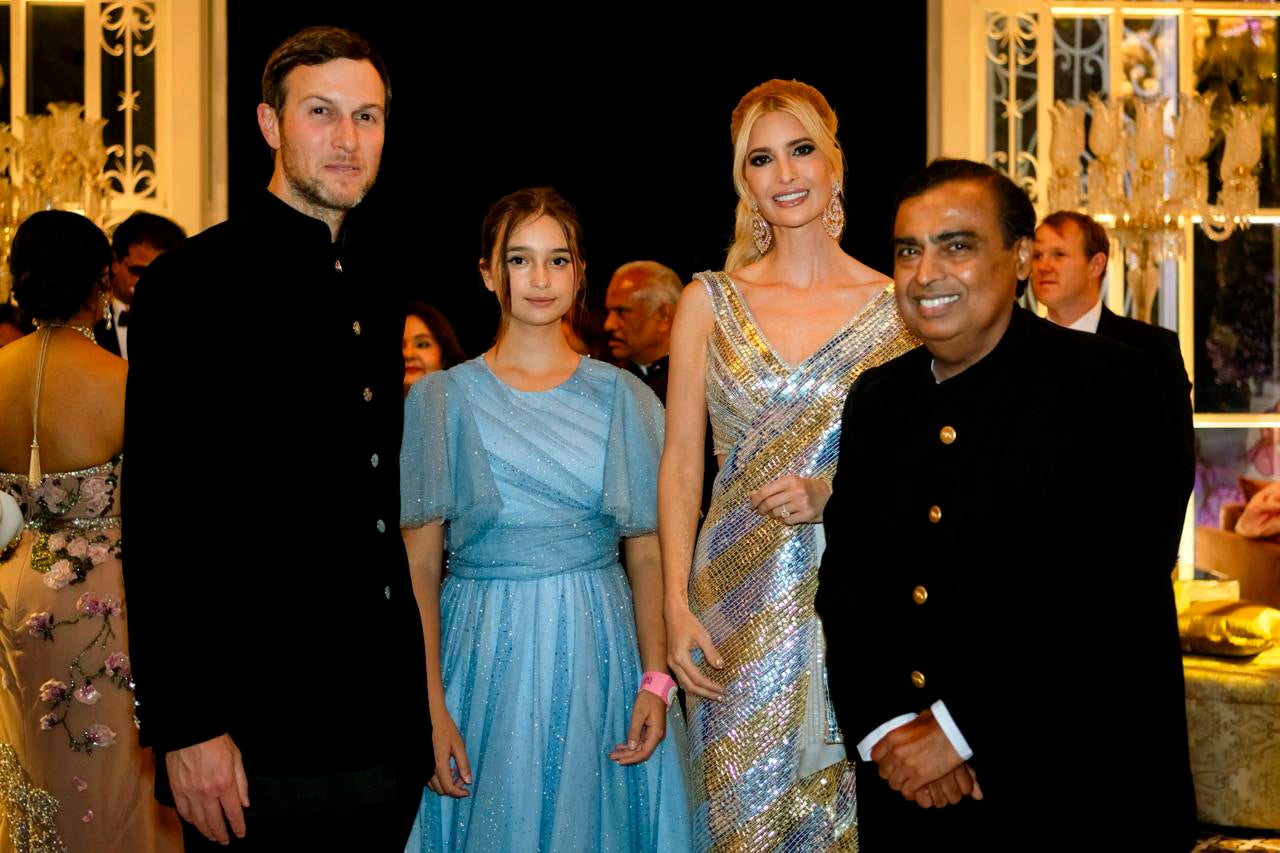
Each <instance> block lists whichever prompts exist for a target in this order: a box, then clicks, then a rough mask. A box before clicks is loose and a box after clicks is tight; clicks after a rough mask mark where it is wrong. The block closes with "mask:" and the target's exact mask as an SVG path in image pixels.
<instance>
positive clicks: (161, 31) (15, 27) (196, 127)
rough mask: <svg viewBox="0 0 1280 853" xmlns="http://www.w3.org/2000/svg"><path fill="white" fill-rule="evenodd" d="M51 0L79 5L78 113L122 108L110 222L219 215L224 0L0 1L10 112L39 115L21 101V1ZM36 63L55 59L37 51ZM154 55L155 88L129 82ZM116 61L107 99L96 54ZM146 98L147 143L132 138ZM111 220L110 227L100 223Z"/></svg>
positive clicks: (197, 225)
mask: <svg viewBox="0 0 1280 853" xmlns="http://www.w3.org/2000/svg"><path fill="white" fill-rule="evenodd" d="M51 2H58V3H61V4H63V5H79V6H83V7H84V8H85V16H84V20H85V25H84V46H85V54H84V55H85V63H84V66H85V67H84V91H85V93H86V95H85V105H84V106H85V117H86V118H87V119H96V118H99V117H102V116H105V115H108V114H109V113H111V112H112V111H122V112H124V113H125V122H126V135H125V140H126V141H125V143H124V144H123V145H119V146H114V150H113V151H112V155H113V156H112V157H111V158H110V161H109V164H108V174H109V175H110V176H112V177H113V178H115V179H116V181H118V184H119V186H120V187H122V190H123V191H117V192H116V193H114V194H113V197H112V215H111V220H112V222H116V221H119V220H121V219H123V218H124V217H126V216H128V215H129V213H131V212H133V211H135V210H146V211H150V212H153V213H158V214H161V215H163V216H167V217H169V218H171V219H173V220H175V221H176V222H178V223H179V224H180V225H182V226H183V228H185V229H186V230H187V232H188V233H196V232H198V231H201V230H203V229H204V228H207V227H208V226H209V225H212V224H214V223H216V222H219V221H221V220H223V219H225V218H226V214H227V134H226V85H227V84H226V81H227V74H226V65H227V25H226V20H227V16H226V0H8V2H7V3H5V4H3V7H0V14H3V13H7V14H8V15H9V22H10V41H9V57H10V62H9V67H10V79H9V81H7V82H8V86H9V91H10V98H11V107H10V109H11V112H12V115H14V116H18V115H23V114H25V113H31V112H35V113H40V112H43V111H44V108H45V105H44V104H28V103H26V99H27V53H28V44H29V38H28V37H29V33H28V29H27V21H28V7H29V6H33V5H47V4H50V3H51ZM33 48H34V49H35V50H36V51H37V53H36V56H35V59H36V61H37V63H42V62H56V61H58V57H56V56H43V55H40V53H39V45H35V46H33ZM147 54H154V58H155V88H154V91H152V92H145V91H141V90H140V89H138V88H135V87H134V86H133V85H132V79H131V78H132V60H133V57H135V56H139V57H140V56H144V55H147ZM115 57H118V58H121V59H123V61H124V63H125V68H126V72H125V73H126V81H128V82H127V83H126V86H125V90H124V91H122V92H118V93H115V95H114V97H113V100H112V102H109V103H108V102H105V99H104V98H102V97H101V96H100V95H99V93H100V92H101V88H102V77H101V73H102V64H103V61H104V60H109V59H111V58H115ZM139 98H152V99H154V106H155V145H154V147H152V146H144V145H139V144H135V143H134V140H133V138H132V115H133V111H134V110H133V106H134V104H135V102H136V100H137V99H139ZM108 224H111V223H108Z"/></svg>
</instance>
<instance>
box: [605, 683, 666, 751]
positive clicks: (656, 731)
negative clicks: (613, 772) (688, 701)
mask: <svg viewBox="0 0 1280 853" xmlns="http://www.w3.org/2000/svg"><path fill="white" fill-rule="evenodd" d="M666 734H667V703H666V702H663V701H662V699H661V698H660V697H658V696H657V695H655V694H653V693H650V692H649V691H648V690H641V691H639V692H638V693H637V694H636V701H635V704H634V705H632V706H631V727H630V728H629V729H627V742H626V743H620V744H618V745H617V746H615V747H614V748H613V751H612V752H610V753H609V760H611V761H616V762H618V763H619V764H621V765H623V766H626V765H628V764H639V763H641V762H642V761H645V760H646V759H647V758H648V757H649V756H650V755H653V751H654V750H655V749H657V748H658V744H660V743H662V739H663V738H664V737H666Z"/></svg>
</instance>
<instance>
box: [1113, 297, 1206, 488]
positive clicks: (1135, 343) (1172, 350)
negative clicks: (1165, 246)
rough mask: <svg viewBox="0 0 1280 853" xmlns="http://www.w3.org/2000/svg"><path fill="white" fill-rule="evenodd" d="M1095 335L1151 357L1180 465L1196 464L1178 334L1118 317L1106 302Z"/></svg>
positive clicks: (1188, 392) (1187, 381)
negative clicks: (1180, 454)
mask: <svg viewBox="0 0 1280 853" xmlns="http://www.w3.org/2000/svg"><path fill="white" fill-rule="evenodd" d="M1098 334H1099V335H1102V336H1103V337H1104V338H1111V339H1112V340H1113V341H1119V342H1120V343H1122V344H1128V345H1129V346H1131V347H1133V348H1134V349H1136V350H1138V351H1139V352H1141V353H1143V354H1144V355H1146V356H1147V358H1149V359H1150V360H1151V364H1152V365H1153V366H1154V367H1155V371H1156V375H1157V377H1158V378H1159V382H1160V388H1161V390H1162V393H1163V394H1164V395H1165V397H1166V402H1165V405H1167V406H1168V421H1167V423H1168V427H1167V428H1169V429H1173V430H1174V431H1175V433H1174V438H1175V439H1176V441H1177V442H1178V448H1179V450H1180V452H1181V453H1182V454H1183V456H1184V457H1185V459H1184V461H1183V462H1181V463H1180V464H1182V465H1186V466H1189V467H1191V468H1192V469H1194V467H1195V454H1196V450H1195V441H1196V439H1195V427H1194V426H1193V424H1192V420H1191V380H1190V379H1188V378H1187V367H1186V365H1185V364H1184V363H1183V361H1182V348H1181V347H1180V345H1179V344H1178V336H1177V335H1175V334H1174V333H1173V332H1171V331H1169V330H1168V329H1165V328H1162V327H1160V326H1153V325H1151V324H1150V323H1144V322H1142V321H1141V320H1134V319H1133V318H1131V317H1121V316H1119V315H1118V314H1116V313H1115V312H1113V311H1112V310H1111V309H1110V308H1108V307H1107V306H1106V305H1105V304H1104V305H1103V306H1102V316H1101V317H1099V318H1098Z"/></svg>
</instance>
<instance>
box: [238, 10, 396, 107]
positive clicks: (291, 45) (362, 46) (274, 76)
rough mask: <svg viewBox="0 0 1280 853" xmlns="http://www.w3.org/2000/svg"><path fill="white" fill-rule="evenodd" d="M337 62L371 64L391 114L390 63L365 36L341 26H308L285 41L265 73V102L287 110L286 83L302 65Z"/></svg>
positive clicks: (275, 53)
mask: <svg viewBox="0 0 1280 853" xmlns="http://www.w3.org/2000/svg"><path fill="white" fill-rule="evenodd" d="M335 59H353V60H355V61H357V62H359V61H361V60H364V61H367V62H368V63H369V64H371V65H372V66H373V68H374V70H375V71H377V72H378V76H379V77H381V78H382V86H383V88H384V89H385V90H386V102H385V103H384V104H383V105H382V109H383V112H384V113H385V114H388V115H389V114H390V113H391V77H390V76H389V75H388V74H387V64H386V63H385V62H383V61H382V57H381V56H380V55H379V54H378V52H377V51H376V50H374V49H373V47H372V46H371V45H370V44H369V42H367V41H365V40H364V37H363V36H360V35H358V34H357V33H353V32H351V31H350V30H344V29H342V28H341V27H307V28H306V29H305V30H299V31H298V32H296V33H294V34H293V35H291V36H289V37H288V38H287V39H285V40H284V41H283V42H282V43H281V44H280V46H279V47H277V48H276V49H275V50H273V51H272V52H271V56H270V57H268V59H267V67H266V68H264V69H263V70H262V102H263V103H264V104H266V105H267V106H269V107H271V109H273V110H275V112H276V115H280V112H281V111H282V110H283V109H284V99H285V94H286V93H285V87H284V80H285V78H286V77H288V76H289V72H290V71H292V70H293V69H295V68H297V67H298V66H299V65H324V64H325V63H326V62H332V61H333V60H335Z"/></svg>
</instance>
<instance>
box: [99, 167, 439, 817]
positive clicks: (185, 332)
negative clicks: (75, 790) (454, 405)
mask: <svg viewBox="0 0 1280 853" xmlns="http://www.w3.org/2000/svg"><path fill="white" fill-rule="evenodd" d="M361 223H362V220H361V219H360V211H359V210H358V209H357V210H356V211H353V212H352V213H351V214H349V215H348V217H347V221H346V223H345V224H344V226H343V231H342V232H341V234H340V235H339V239H338V241H337V242H336V243H335V242H332V240H331V237H330V232H329V227H328V226H327V225H326V224H324V223H322V222H320V221H319V220H316V219H313V218H311V217H308V216H306V215H304V214H302V213H299V212H298V211H296V210H294V209H293V208H291V207H289V206H288V205H286V204H285V203H284V202H282V201H280V200H279V199H278V198H276V197H275V196H274V195H271V194H270V193H268V192H267V191H266V190H261V191H259V192H257V193H256V194H255V195H254V196H253V198H252V200H251V201H250V202H249V204H248V205H247V206H246V208H245V209H244V210H242V211H241V212H240V213H239V214H237V215H236V216H234V217H232V218H231V219H230V220H229V221H227V222H225V223H223V224H221V225H218V226H215V227H213V228H211V229H209V230H208V231H205V232H204V233H202V234H199V235H198V236H195V237H192V238H191V239H189V240H187V241H186V242H184V243H183V244H182V245H180V246H178V247H177V248H175V249H173V250H172V251H169V252H166V253H165V254H164V255H162V256H161V257H159V258H157V259H156V260H155V262H154V263H153V264H152V265H151V266H149V267H148V268H147V271H146V272H145V273H144V275H143V276H142V280H141V281H140V283H139V285H138V289H137V293H136V297H135V299H134V303H133V310H132V312H131V316H130V326H129V350H130V352H129V355H130V362H129V365H130V366H129V384H128V394H127V398H126V413H125V458H126V459H127V460H128V463H127V467H126V471H127V473H125V474H124V475H123V476H124V478H125V479H124V482H123V483H122V498H123V514H124V520H123V524H124V527H123V537H124V541H125V543H126V544H125V546H124V548H125V555H124V580H125V591H126V594H127V596H128V614H129V642H130V647H131V653H132V658H133V671H134V676H135V681H136V684H137V700H138V703H139V704H138V709H137V715H138V719H139V721H140V726H141V738H142V741H143V743H144V744H147V745H151V746H153V747H155V748H156V749H157V750H158V751H167V750H174V749H178V748H181V747H185V746H190V745H192V744H195V743H199V742H201V741H204V740H207V739H209V738H213V737H216V736H218V735H220V734H223V733H224V732H225V733H229V734H230V735H231V737H232V738H233V739H234V741H235V742H236V744H237V745H238V746H239V748H240V750H241V752H242V753H243V756H244V764H245V770H246V773H247V774H248V775H249V776H250V789H251V798H252V800H253V804H254V809H255V812H256V813H258V814H260V815H261V814H264V813H266V812H268V811H269V810H271V809H272V808H274V806H271V805H269V804H268V803H266V802H265V800H266V799H268V798H269V794H270V791H271V790H272V789H271V786H270V785H269V784H268V783H265V782H256V783H255V781H254V777H264V778H265V777H274V778H282V777H330V778H331V777H334V776H342V775H343V774H347V775H345V776H343V782H342V786H343V790H344V791H345V794H344V796H346V798H347V800H346V802H345V803H344V805H347V806H351V805H357V804H358V803H354V802H352V801H351V798H352V797H354V798H357V799H359V798H365V799H370V800H373V801H376V800H378V799H389V796H388V795H387V786H388V785H394V782H392V781H389V780H390V779H391V777H395V778H398V779H399V780H400V782H401V783H402V784H404V783H405V781H406V778H408V782H409V783H411V784H421V783H422V782H423V781H425V779H426V778H427V776H428V775H429V771H430V767H431V726H430V722H429V717H428V712H427V700H426V669H425V664H424V651H423V641H422V626H421V622H420V619H419V615H418V609H417V605H416V603H415V600H414V596H413V590H412V588H411V586H410V580H409V570H408V564H407V558H406V555H405V549H404V545H403V542H402V540H401V538H400V530H399V527H400V525H399V518H400V480H399V470H398V459H399V450H400V435H401V429H402V423H403V420H402V418H403V408H402V393H401V387H402V385H401V382H402V378H403V374H404V363H403V360H402V357H401V353H400V339H401V331H402V317H403V314H402V299H401V294H400V293H399V292H398V291H397V290H396V289H395V287H394V285H393V284H392V282H395V281H396V280H397V278H398V276H396V275H394V274H393V273H392V272H391V271H389V270H387V269H386V268H384V267H383V266H382V264H381V262H380V260H379V258H378V257H377V256H376V255H375V254H374V253H373V252H370V251H366V250H365V249H364V246H365V244H364V243H363V242H362V240H361V236H362V234H361V231H360V228H361ZM228 289H232V290H234V292H235V293H236V298H237V300H238V301H239V302H240V303H241V304H243V306H244V308H245V311H244V320H243V322H242V323H241V324H240V326H239V328H238V332H237V335H236V337H235V340H234V341H232V342H231V343H230V345H228V346H212V345H209V344H208V343H207V342H205V341H203V340H202V339H201V337H200V336H199V335H198V334H195V333H194V332H193V330H195V329H199V328H201V326H202V322H203V318H204V317H205V316H206V314H207V312H208V311H209V310H210V309H211V307H212V306H213V305H214V304H215V303H216V299H217V297H218V295H219V294H222V293H225V292H227V290H228ZM161 767H163V763H161ZM378 768H381V769H378ZM388 768H390V769H391V770H392V772H391V773H390V774H388V773H387V772H384V771H386V770H387V769H388ZM371 770H373V771H374V772H366V771H371ZM167 787H168V785H167V781H166V780H164V779H158V780H157V791H158V793H159V794H160V795H161V796H162V798H164V797H167V796H168V790H167ZM317 802H323V796H320V797H319V799H316V798H311V803H310V806H309V807H311V808H314V807H315V804H316V803H317ZM278 805H279V809H280V810H281V811H282V812H288V811H289V808H290V805H289V804H288V803H284V802H282V803H280V804H278Z"/></svg>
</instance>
